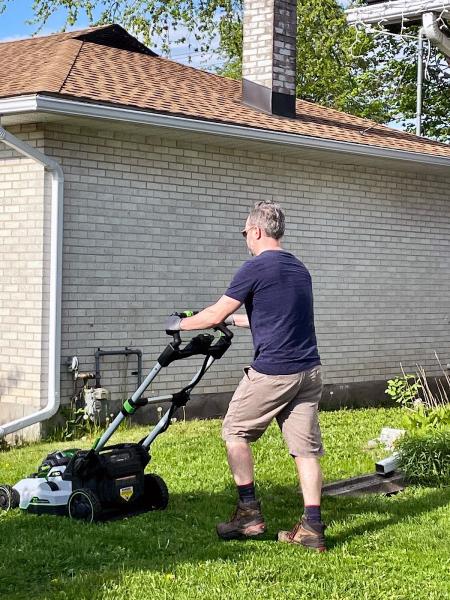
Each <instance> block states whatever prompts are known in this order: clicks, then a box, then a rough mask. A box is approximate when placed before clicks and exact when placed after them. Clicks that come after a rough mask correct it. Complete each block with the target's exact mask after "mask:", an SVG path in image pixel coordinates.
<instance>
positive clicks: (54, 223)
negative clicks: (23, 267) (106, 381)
mask: <svg viewBox="0 0 450 600" xmlns="http://www.w3.org/2000/svg"><path fill="white" fill-rule="evenodd" d="M0 141H2V142H4V143H5V144H6V145H7V146H10V147H11V148H13V149H14V150H16V151H17V152H19V153H20V154H23V155H24V156H27V157H28V158H31V159H33V160H35V161H36V162H38V163H40V164H41V165H43V166H44V167H45V169H46V170H47V171H49V173H50V174H51V176H52V200H51V217H50V219H51V233H50V308H49V332H48V335H49V339H48V399H47V405H46V406H45V408H42V409H41V410H39V411H38V412H35V413H33V414H31V415H29V416H27V417H22V418H21V419H16V420H15V421H11V422H10V423H7V424H6V425H0V439H2V438H3V437H4V436H5V435H8V434H10V433H14V432H15V431H19V430H20V429H23V428H24V427H29V426H30V425H34V424H35V423H40V422H41V421H44V420H46V419H49V418H50V417H52V416H53V415H55V414H56V413H57V412H58V408H59V404H60V395H59V391H60V390H59V388H60V382H59V371H60V355H61V281H62V274H61V272H62V237H63V192H64V174H63V172H62V169H61V167H60V166H59V164H58V163H57V162H56V161H55V160H53V159H52V158H50V157H48V156H46V155H45V154H43V153H42V152H40V151H39V150H37V149H36V148H33V147H32V146H30V145H29V144H27V143H26V142H24V141H22V140H20V139H19V138H17V137H15V136H14V135H12V134H11V133H9V132H8V131H6V130H5V129H3V128H2V127H0Z"/></svg>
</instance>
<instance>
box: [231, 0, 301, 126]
mask: <svg viewBox="0 0 450 600" xmlns="http://www.w3.org/2000/svg"><path fill="white" fill-rule="evenodd" d="M296 37H297V0H245V2H244V41H243V58H242V99H243V102H244V104H248V105H250V106H254V107H255V108H258V109H260V110H263V111H264V112H268V113H271V114H274V115H280V116H283V117H295V63H296V50H297V48H296Z"/></svg>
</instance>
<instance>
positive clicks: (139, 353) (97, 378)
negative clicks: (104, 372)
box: [95, 346, 142, 388]
mask: <svg viewBox="0 0 450 600" xmlns="http://www.w3.org/2000/svg"><path fill="white" fill-rule="evenodd" d="M133 354H136V356H137V360H138V370H137V378H138V387H139V386H140V385H141V383H142V350H139V349H131V348H128V346H126V347H125V349H124V350H102V349H101V348H97V350H96V351H95V387H97V388H99V387H101V384H100V357H101V356H130V355H133Z"/></svg>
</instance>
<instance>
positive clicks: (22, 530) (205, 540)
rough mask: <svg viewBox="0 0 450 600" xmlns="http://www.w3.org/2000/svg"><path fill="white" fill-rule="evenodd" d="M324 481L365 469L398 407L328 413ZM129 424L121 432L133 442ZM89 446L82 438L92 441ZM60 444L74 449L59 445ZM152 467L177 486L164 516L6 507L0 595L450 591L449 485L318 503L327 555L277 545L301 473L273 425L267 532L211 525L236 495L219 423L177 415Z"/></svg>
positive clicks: (30, 464) (21, 455)
mask: <svg viewBox="0 0 450 600" xmlns="http://www.w3.org/2000/svg"><path fill="white" fill-rule="evenodd" d="M321 422H322V430H323V434H324V439H325V447H326V450H327V455H326V456H325V457H324V458H323V469H324V475H325V478H326V480H327V481H332V480H336V479H340V478H342V477H347V476H351V475H356V474H360V473H365V472H370V471H372V470H373V463H374V460H375V459H377V458H379V457H380V456H382V455H383V453H382V452H380V451H379V450H375V451H373V450H372V451H366V450H365V449H364V447H365V444H366V442H367V440H368V439H370V438H373V437H376V436H377V435H378V434H379V432H380V429H381V427H383V426H395V425H397V424H398V422H399V411H398V410H397V409H389V410H381V409H380V410H359V411H350V410H348V411H347V410H346V411H340V412H334V413H332V412H330V413H323V414H322V416H321ZM143 432H144V429H143V428H139V429H128V430H124V431H123V432H121V433H120V434H118V435H117V436H116V438H115V440H116V441H119V440H120V441H125V440H135V441H137V440H139V439H140V438H141V437H142V435H143ZM88 445H89V441H85V442H80V446H83V447H86V446H88ZM63 446H64V444H57V443H54V442H53V443H47V444H37V445H33V446H29V447H25V448H21V449H17V450H13V451H10V452H1V453H0V480H1V481H2V482H5V483H14V482H16V481H17V480H19V479H20V478H22V477H23V476H25V475H27V474H29V473H30V472H31V471H33V470H34V469H35V468H36V466H37V465H38V464H39V462H40V461H41V460H42V458H43V457H44V455H45V454H46V453H47V452H49V451H52V450H55V449H57V447H63ZM66 446H73V443H72V444H66ZM153 451H154V458H153V460H152V463H151V465H150V466H151V467H152V470H153V471H154V472H156V473H158V474H160V475H162V476H163V477H164V479H165V480H166V482H167V484H168V486H169V489H170V491H171V500H170V504H169V507H168V509H167V510H166V511H164V512H154V513H147V514H145V515H140V516H137V517H133V518H130V519H127V520H123V521H116V522H112V523H106V524H93V525H88V524H84V523H80V522H71V521H69V520H68V519H65V518H61V517H36V516H33V515H27V514H21V513H20V512H19V511H12V512H10V513H7V514H2V515H1V516H0V551H1V555H0V556H1V559H0V597H1V598H2V599H5V600H18V599H20V600H25V599H29V598H32V599H33V600H44V599H63V598H70V599H74V600H75V599H77V600H81V599H92V600H99V599H102V600H118V599H122V598H123V599H125V600H135V599H139V600H144V599H150V598H158V599H173V598H176V599H185V598H186V599H194V598H195V599H198V598H202V597H203V598H204V600H210V599H228V598H229V599H231V598H233V599H239V600H241V599H242V600H243V599H251V600H256V599H258V600H259V599H263V598H264V599H292V600H294V599H295V600H303V599H311V600H322V599H323V600H325V599H326V600H363V599H364V600H365V599H367V600H368V599H371V600H372V599H373V600H400V599H402V600H413V599H426V600H446V599H448V598H450V507H449V502H450V489H449V488H446V489H440V490H435V489H425V488H422V489H420V488H415V489H413V488H409V489H407V490H405V491H404V492H403V493H401V494H399V495H397V496H393V497H391V498H385V497H382V496H367V497H362V498H355V499H348V498H347V499H346V498H342V499H339V500H338V499H333V498H326V499H325V500H324V511H323V512H324V520H325V521H326V522H327V523H328V525H329V528H328V529H327V536H328V544H329V552H328V553H325V554H315V553H310V552H308V551H307V550H305V549H303V548H298V547H291V546H287V545H280V544H278V543H277V542H276V541H275V536H276V533H277V531H278V529H281V528H290V527H291V525H292V524H293V523H294V521H295V520H296V519H297V517H298V516H299V511H300V505H299V501H298V496H297V489H296V479H295V471H294V465H293V461H292V459H290V458H289V457H288V456H287V453H286V450H285V448H284V446H283V443H282V441H281V439H280V435H279V432H278V430H277V429H276V427H272V428H271V429H270V430H269V431H268V432H267V434H266V435H265V436H264V438H263V439H262V440H261V441H260V442H258V444H256V445H255V456H256V470H257V481H258V484H259V495H260V497H261V499H262V502H263V508H264V513H265V516H266V519H267V522H268V532H267V534H266V536H265V539H262V540H258V541H248V542H220V541H219V540H218V539H217V537H216V533H215V524H216V523H217V522H218V521H219V520H222V519H224V518H225V517H228V516H229V515H230V512H231V510H232V508H233V507H234V503H235V491H234V487H233V486H232V484H231V481H230V476H229V473H228V469H227V465H226V459H225V454H224V449H223V446H222V442H221V440H220V422H219V421H199V422H191V423H175V424H174V425H173V426H172V427H171V428H170V429H169V430H168V432H167V433H166V434H164V435H162V436H160V437H159V438H158V439H157V440H156V442H155V444H154V447H153Z"/></svg>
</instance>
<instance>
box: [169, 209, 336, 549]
mask: <svg viewBox="0 0 450 600" xmlns="http://www.w3.org/2000/svg"><path fill="white" fill-rule="evenodd" d="M284 229H285V217H284V213H283V211H282V209H281V208H280V206H279V205H278V204H275V203H273V202H267V201H263V202H257V203H256V204H255V206H254V208H253V209H252V210H251V212H250V214H249V216H248V218H247V221H246V223H245V228H244V230H243V231H242V234H243V236H244V238H245V239H246V242H247V247H248V249H249V251H250V254H251V255H252V256H253V258H252V259H250V260H248V261H247V262H245V263H244V264H243V265H242V267H241V268H240V269H239V270H238V272H237V273H236V275H235V277H234V279H233V281H232V282H231V284H230V286H229V287H228V289H227V291H226V292H225V294H224V295H223V296H222V297H221V298H220V299H219V300H218V302H216V304H214V305H213V306H209V307H208V308H205V309H204V310H202V311H201V312H199V313H198V314H197V315H194V316H193V317H189V318H185V319H180V318H179V317H177V316H172V317H169V319H168V321H167V323H166V329H169V330H186V331H190V330H194V329H208V328H210V327H213V326H214V325H217V324H218V323H220V322H223V321H224V322H225V323H226V324H228V325H236V326H238V327H250V329H251V332H252V336H253V343H254V348H255V357H254V361H253V363H252V365H251V367H249V368H246V369H244V374H245V375H244V377H243V379H242V380H241V382H240V384H239V386H238V387H237V389H236V392H235V393H234V396H233V398H232V400H231V403H230V405H229V408H228V412H227V414H226V417H225V419H224V422H223V428H222V437H223V439H224V440H225V443H226V447H227V456H228V463H229V466H230V470H231V473H232V475H233V478H234V481H235V483H236V486H237V490H238V494H239V501H238V505H237V509H236V511H235V513H234V515H233V517H232V518H231V520H230V521H229V522H227V523H219V524H218V525H217V533H218V535H219V537H221V538H222V539H227V540H228V539H242V538H250V537H256V536H259V535H261V534H263V533H264V532H265V529H266V526H265V523H264V518H263V516H262V513H261V508H260V504H259V502H258V501H257V499H256V496H255V484H254V470H253V456H252V451H251V448H250V445H249V444H250V443H251V442H254V441H256V440H257V439H258V438H259V437H260V436H261V435H262V434H263V433H264V431H265V430H266V429H267V427H268V425H269V424H270V422H271V421H272V420H273V419H274V418H275V419H276V420H277V422H278V425H279V427H280V429H281V432H282V434H283V437H284V439H285V441H286V444H287V446H288V449H289V453H290V454H291V456H292V457H293V458H294V460H295V464H296V466H297V470H298V474H299V479H300V484H301V489H302V494H303V500H304V506H305V509H304V515H303V518H301V520H300V521H299V522H298V523H297V524H296V525H295V526H294V528H293V529H292V530H291V531H281V532H279V534H278V539H279V540H280V541H282V542H288V543H291V544H301V545H303V546H306V547H308V548H312V549H314V550H317V551H324V550H325V549H326V548H325V537H324V529H325V526H324V524H323V523H322V519H321V513H320V499H321V488H322V474H321V469H320V464H319V457H320V456H322V454H323V448H322V442H321V434H320V427H319V422H318V403H319V400H320V396H321V393H322V380H321V372H320V357H319V353H318V350H317V343H316V336H315V330H314V314H313V297H312V285H311V277H310V274H309V272H308V270H307V269H306V267H305V266H304V265H303V264H302V263H301V262H300V261H299V260H298V259H297V258H295V256H293V255H292V254H290V253H289V252H286V251H285V250H283V248H282V247H281V242H280V240H281V238H282V236H283V234H284ZM242 304H245V309H246V313H247V314H245V315H243V314H234V313H235V312H236V311H237V310H238V309H239V308H240V306H241V305H242ZM230 315H232V316H230Z"/></svg>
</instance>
